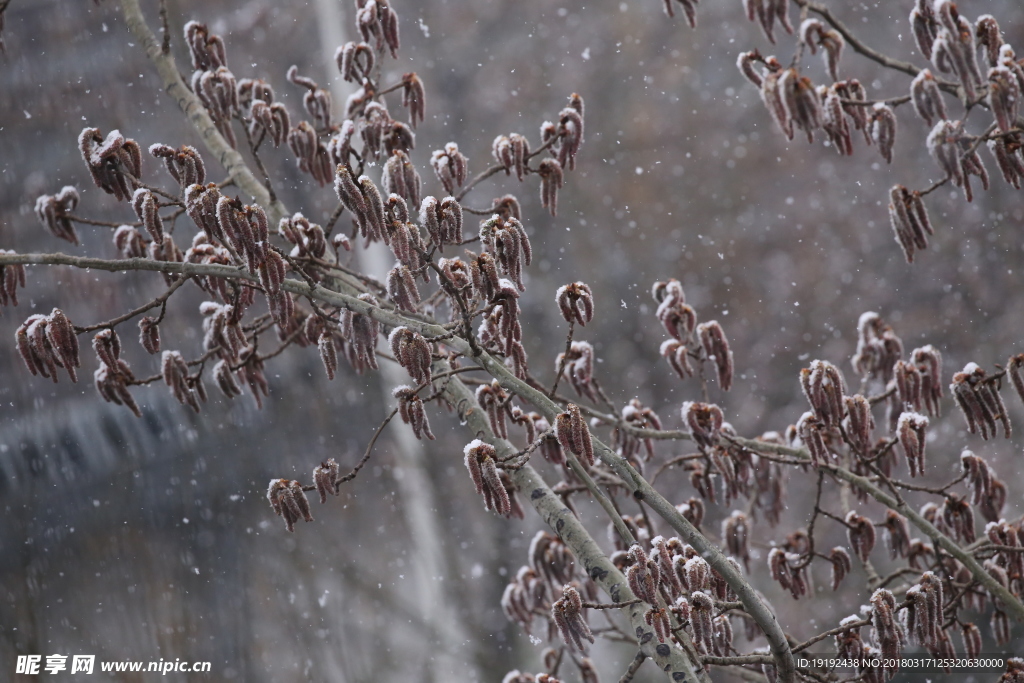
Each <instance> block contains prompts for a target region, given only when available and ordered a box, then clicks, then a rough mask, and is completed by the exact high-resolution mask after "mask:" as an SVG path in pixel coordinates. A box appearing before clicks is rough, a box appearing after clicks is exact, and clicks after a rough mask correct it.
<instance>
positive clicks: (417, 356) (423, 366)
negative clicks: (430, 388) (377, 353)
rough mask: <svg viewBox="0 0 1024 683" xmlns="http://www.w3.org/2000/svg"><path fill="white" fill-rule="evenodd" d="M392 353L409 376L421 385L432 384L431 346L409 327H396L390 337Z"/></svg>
mask: <svg viewBox="0 0 1024 683" xmlns="http://www.w3.org/2000/svg"><path fill="white" fill-rule="evenodd" d="M388 343H389V345H390V346H391V353H392V355H393V356H394V357H395V360H397V361H398V364H399V365H401V366H402V367H403V368H405V369H406V371H407V372H408V373H409V375H410V376H411V377H412V378H413V379H414V380H416V381H417V382H418V383H420V384H429V383H430V362H431V355H430V344H429V343H427V340H426V339H424V338H423V336H422V335H420V334H419V333H417V332H413V331H412V330H410V329H409V328H407V327H396V328H395V329H393V330H391V334H390V335H389V336H388Z"/></svg>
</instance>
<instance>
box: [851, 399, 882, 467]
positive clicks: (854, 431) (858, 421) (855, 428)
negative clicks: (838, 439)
mask: <svg viewBox="0 0 1024 683" xmlns="http://www.w3.org/2000/svg"><path fill="white" fill-rule="evenodd" d="M843 403H844V404H845V405H846V433H847V435H848V436H849V437H850V441H851V442H852V443H853V446H854V449H855V450H856V452H857V454H858V455H859V456H861V457H867V456H868V454H869V453H870V452H871V446H872V439H871V432H872V430H873V429H874V428H875V418H874V417H873V416H872V415H871V404H870V403H868V400H867V399H866V398H864V397H863V396H861V395H860V394H856V395H854V396H847V397H845V398H844V399H843Z"/></svg>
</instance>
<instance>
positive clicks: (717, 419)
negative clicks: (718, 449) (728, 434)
mask: <svg viewBox="0 0 1024 683" xmlns="http://www.w3.org/2000/svg"><path fill="white" fill-rule="evenodd" d="M681 415H682V418H683V422H684V423H685V424H686V426H687V428H688V429H689V431H690V435H691V436H692V437H693V440H694V442H695V443H696V444H697V446H699V447H700V448H702V449H706V448H712V447H714V446H715V445H717V444H718V439H719V436H720V434H721V429H722V425H723V423H724V420H725V416H724V415H723V414H722V409H721V408H719V407H718V406H716V405H715V404H713V403H699V402H696V401H686V402H685V403H683V407H682V410H681Z"/></svg>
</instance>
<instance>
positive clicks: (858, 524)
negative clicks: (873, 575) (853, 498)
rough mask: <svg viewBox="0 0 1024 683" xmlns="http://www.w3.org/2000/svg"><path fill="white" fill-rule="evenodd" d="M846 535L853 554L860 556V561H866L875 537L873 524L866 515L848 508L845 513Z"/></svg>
mask: <svg viewBox="0 0 1024 683" xmlns="http://www.w3.org/2000/svg"><path fill="white" fill-rule="evenodd" d="M846 535H847V537H848V538H849V540H850V548H852V549H853V552H854V554H855V555H856V556H857V557H859V558H860V560H861V562H867V561H868V557H869V556H870V555H871V551H872V550H873V549H874V547H875V540H876V538H877V536H876V534H875V525H874V524H872V523H871V520H870V519H868V518H867V517H863V516H861V515H858V514H857V513H856V512H855V511H853V510H850V512H849V514H847V515H846Z"/></svg>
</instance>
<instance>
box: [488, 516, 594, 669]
mask: <svg viewBox="0 0 1024 683" xmlns="http://www.w3.org/2000/svg"><path fill="white" fill-rule="evenodd" d="M556 596H558V597H556ZM597 598H598V588H597V584H595V583H594V581H593V580H592V579H590V578H589V577H586V576H584V575H582V574H579V575H578V572H577V567H576V562H575V560H574V558H573V556H572V552H571V551H570V550H569V548H568V547H567V546H566V545H565V543H564V542H563V541H562V540H561V539H560V538H559V537H558V536H556V535H554V534H552V533H550V532H547V531H538V532H537V533H536V535H534V537H533V540H532V541H531V542H530V548H529V551H528V564H527V565H525V566H523V567H521V568H520V569H519V571H518V572H516V575H515V576H514V577H513V579H512V580H511V581H510V582H509V584H508V585H507V586H506V587H505V592H504V593H503V594H502V597H501V607H502V610H503V611H504V613H505V616H506V617H507V618H508V620H509V621H511V622H514V623H517V624H519V626H520V627H522V629H523V630H524V631H525V632H526V633H527V634H530V633H531V631H532V629H533V623H534V620H535V619H536V618H537V617H538V616H540V615H549V616H550V618H549V619H545V622H546V625H547V638H548V640H553V639H554V638H556V637H558V636H561V637H562V639H563V640H564V642H565V643H566V645H568V646H569V647H575V648H577V649H579V650H583V649H584V645H583V641H584V640H586V641H589V642H593V639H592V634H591V633H590V629H589V627H588V625H587V621H586V611H585V608H584V607H583V604H584V602H594V601H596V600H597ZM556 605H557V607H556Z"/></svg>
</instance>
